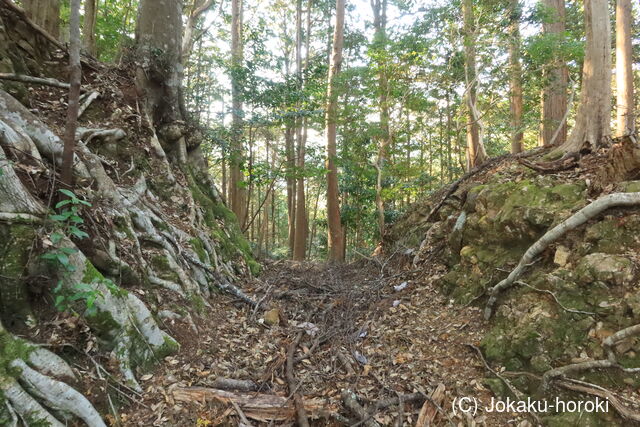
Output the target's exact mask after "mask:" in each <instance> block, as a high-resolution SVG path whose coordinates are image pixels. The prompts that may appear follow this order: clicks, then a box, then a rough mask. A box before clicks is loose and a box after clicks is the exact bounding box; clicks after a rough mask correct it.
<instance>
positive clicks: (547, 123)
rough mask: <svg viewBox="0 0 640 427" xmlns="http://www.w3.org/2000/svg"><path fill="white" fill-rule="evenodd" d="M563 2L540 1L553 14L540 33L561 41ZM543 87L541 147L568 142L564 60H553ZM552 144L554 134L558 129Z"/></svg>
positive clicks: (556, 0) (567, 71) (557, 0)
mask: <svg viewBox="0 0 640 427" xmlns="http://www.w3.org/2000/svg"><path fill="white" fill-rule="evenodd" d="M564 2H565V0H543V3H544V5H545V6H546V7H547V8H548V9H549V10H551V11H553V15H554V16H553V17H552V18H551V21H550V22H544V23H543V25H542V28H543V31H544V33H545V34H547V35H553V36H554V37H556V38H558V41H560V39H562V38H564V32H565V14H566V12H565V6H564ZM544 76H545V86H544V89H543V91H542V129H541V143H542V144H541V145H544V146H547V145H551V144H554V145H562V144H564V143H565V142H566V140H567V123H566V121H563V118H564V115H565V113H566V111H567V108H568V105H567V82H568V80H569V70H568V68H567V64H566V62H565V61H564V58H558V57H554V59H553V63H552V64H551V65H550V66H549V67H548V68H546V69H545V70H544ZM559 126H560V127H561V128H560V131H559V132H558V136H556V139H555V141H553V135H554V134H555V133H556V131H557V130H558V127H559Z"/></svg>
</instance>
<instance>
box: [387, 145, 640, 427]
mask: <svg viewBox="0 0 640 427" xmlns="http://www.w3.org/2000/svg"><path fill="white" fill-rule="evenodd" d="M535 154H536V153H529V154H528V156H529V157H530V158H531V157H533V155H535ZM638 158H639V157H638V150H637V148H635V147H634V145H633V144H631V142H630V141H618V144H616V145H615V146H614V148H612V149H611V150H610V151H609V152H607V153H600V154H596V155H590V156H587V157H584V158H582V159H581V160H580V162H579V163H578V164H577V165H574V166H575V167H573V168H569V169H568V170H565V171H561V169H563V168H555V170H552V171H548V173H543V172H540V171H541V170H543V169H544V168H542V167H540V166H541V165H542V164H540V163H536V161H537V162H540V161H541V159H540V158H537V159H536V161H533V162H532V161H530V160H531V159H529V160H523V159H522V156H520V161H518V159H517V158H516V157H513V156H511V157H506V158H501V159H498V160H496V161H494V162H492V163H490V164H489V165H487V167H485V168H484V169H482V170H479V171H476V173H474V174H470V176H468V177H467V178H466V179H464V180H462V181H460V182H457V183H456V187H455V191H453V192H450V193H451V194H449V192H445V191H443V192H441V193H439V194H435V195H434V196H433V197H432V198H430V199H429V200H426V201H424V202H423V203H422V204H418V206H416V208H415V209H412V210H411V213H410V214H409V215H407V216H405V217H404V218H403V219H402V220H400V221H399V223H397V224H396V226H395V228H394V230H393V233H392V238H391V239H390V241H389V242H388V245H389V247H395V248H397V249H398V250H400V251H401V252H402V253H404V254H405V255H406V257H407V262H409V263H411V264H413V266H414V267H416V268H433V266H434V265H439V266H441V268H442V269H443V271H444V274H443V275H442V277H440V278H439V279H438V280H437V281H436V284H437V286H438V287H439V289H440V291H441V292H443V293H445V294H446V295H449V296H450V297H451V298H453V299H454V300H455V301H456V302H457V303H458V304H467V305H469V304H473V305H477V306H480V307H483V308H484V307H485V305H486V304H487V302H488V300H489V301H491V299H490V298H489V296H490V295H495V297H496V298H497V299H496V301H497V303H496V305H495V307H496V308H497V309H494V310H487V314H491V315H492V317H491V319H489V320H488V322H487V328H488V332H487V333H486V334H485V336H484V337H483V339H482V341H481V346H480V348H481V349H482V351H483V353H484V356H485V357H486V359H487V360H488V361H489V363H491V364H492V365H494V366H496V367H497V370H498V371H500V369H501V368H504V369H505V370H506V372H507V373H508V374H509V373H511V374H512V375H510V378H511V377H513V378H514V379H513V380H512V382H513V384H514V385H515V386H516V387H517V388H518V389H520V390H521V391H522V392H523V393H525V394H526V395H531V396H540V395H541V394H540V393H542V394H544V393H547V392H549V389H548V387H549V386H550V385H555V386H561V388H562V387H564V388H565V389H566V388H571V387H573V389H575V388H576V387H575V386H576V384H575V383H571V380H575V379H578V380H584V381H588V382H590V383H594V384H596V385H599V386H602V387H605V388H612V389H614V390H615V391H616V394H617V395H618V398H619V400H621V401H624V399H625V398H631V399H632V400H631V402H632V403H633V402H635V403H636V404H637V403H638V402H637V400H633V398H634V396H635V397H637V389H638V387H639V386H640V379H639V378H638V375H637V373H636V371H633V370H629V369H632V368H637V367H638V366H640V359H639V355H640V340H638V339H637V338H636V337H635V336H634V334H633V330H634V329H631V330H626V328H628V327H630V326H633V325H636V324H638V323H639V322H640V311H639V310H638V301H637V300H638V281H637V277H638V276H637V272H638V267H639V262H640V259H639V258H638V255H637V254H638V249H640V240H639V239H638V237H637V236H638V234H639V233H640V215H639V214H638V208H637V207H633V206H631V207H625V208H616V207H613V208H611V209H608V210H605V211H604V212H602V213H600V214H598V215H596V216H595V217H593V218H585V219H588V220H587V221H583V222H586V223H584V224H583V225H580V226H578V227H577V228H575V229H570V230H568V231H567V232H566V233H564V234H559V235H558V236H557V239H554V240H550V241H549V239H547V238H545V239H546V240H545V242H547V243H549V245H548V246H546V247H542V249H543V250H542V252H541V253H540V254H539V255H538V256H535V257H534V259H533V261H532V262H528V263H527V265H526V266H525V269H524V273H523V274H522V275H521V276H519V277H518V278H517V280H516V281H515V282H514V283H513V284H512V286H510V287H508V288H505V289H504V290H503V291H502V292H500V293H498V292H495V291H496V290H497V289H498V288H500V287H498V288H496V289H493V288H494V287H495V286H496V285H497V284H498V283H499V282H501V281H502V280H503V279H505V278H506V277H507V275H509V273H510V272H511V271H512V270H513V269H514V267H516V265H517V264H518V263H519V262H520V260H521V258H522V257H523V254H525V252H526V251H527V250H528V249H529V248H530V247H532V245H534V243H536V242H537V241H538V239H540V238H541V237H542V236H543V235H544V234H545V233H546V232H547V231H549V230H551V229H552V228H553V227H555V226H557V225H559V224H561V223H563V221H565V220H566V219H567V218H570V217H572V216H575V214H576V212H578V211H579V210H580V209H581V208H584V207H585V206H588V205H590V204H592V202H593V200H595V199H597V198H599V197H602V196H604V195H606V194H610V193H615V192H620V193H631V194H630V196H632V197H631V198H637V197H636V196H637V193H636V192H637V191H638V190H640V182H639V181H633V179H637V178H638ZM532 168H534V169H537V170H532ZM445 190H446V189H445ZM446 195H448V196H447V197H445V198H444V203H442V205H440V204H439V202H441V201H442V200H443V196H446ZM621 330H625V331H626V332H625V333H624V334H616V331H621ZM609 337H611V338H609ZM608 338H609V339H608ZM567 366H569V368H567ZM603 368H604V369H603ZM589 387H591V388H589ZM589 387H587V389H588V390H587V391H589V390H590V391H592V392H594V390H596V388H597V387H595V386H593V385H590V386H589ZM552 390H553V391H552V394H557V393H558V391H557V390H558V389H557V388H556V389H552ZM493 391H494V393H495V394H496V395H498V396H499V397H503V396H506V395H508V394H509V391H508V390H507V389H506V388H505V385H504V384H502V383H501V382H500V381H498V382H497V383H496V384H494V387H493ZM596 392H597V390H596ZM596 392H594V393H596ZM583 399H584V397H583ZM574 400H575V399H574ZM632 406H633V405H632ZM612 413H613V410H612V411H611V413H609V414H605V415H603V414H589V413H584V414H582V415H580V416H581V417H583V418H581V420H582V421H581V422H582V423H583V424H580V425H586V424H584V423H586V422H593V423H596V424H594V425H598V424H597V423H599V422H606V423H614V422H616V423H619V424H620V425H623V424H624V423H625V422H628V421H621V420H620V419H618V420H617V421H615V420H613V419H612V418H611V417H612ZM541 415H545V416H547V417H548V418H546V419H545V421H546V422H547V423H549V424H550V425H568V424H567V423H570V422H574V423H575V422H577V421H576V418H575V417H577V416H578V415H576V414H571V413H568V412H567V413H564V414H560V413H553V412H551V413H547V414H541ZM627 415H628V414H627ZM635 416H637V415H635ZM631 418H632V417H631ZM588 420H591V421H588ZM605 420H606V421H605Z"/></svg>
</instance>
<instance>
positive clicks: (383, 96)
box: [371, 0, 391, 239]
mask: <svg viewBox="0 0 640 427" xmlns="http://www.w3.org/2000/svg"><path fill="white" fill-rule="evenodd" d="M371 8H372V10H373V27H374V29H375V35H374V39H373V43H374V49H377V50H378V55H377V57H378V58H380V59H378V61H377V64H376V67H377V68H378V91H379V93H378V102H379V104H380V105H379V114H380V135H379V136H378V158H377V160H376V163H377V177H376V208H377V211H378V233H379V235H380V239H383V238H384V232H385V219H384V211H385V207H384V199H383V196H382V189H383V185H384V172H385V168H386V165H387V162H388V161H389V159H388V157H389V156H388V154H389V153H388V151H389V146H390V145H391V132H390V131H389V103H388V99H387V98H388V92H389V81H388V76H387V69H386V66H387V64H386V63H385V60H384V59H383V58H382V54H383V53H384V52H386V41H387V0H373V1H372V2H371Z"/></svg>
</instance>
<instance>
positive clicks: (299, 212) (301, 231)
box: [293, 0, 311, 261]
mask: <svg viewBox="0 0 640 427" xmlns="http://www.w3.org/2000/svg"><path fill="white" fill-rule="evenodd" d="M310 13H311V4H310V2H309V0H307V28H306V41H307V43H306V63H305V68H306V67H307V66H308V63H309V61H308V59H309V43H308V42H309V36H310V34H309V33H310V26H311V20H310ZM296 69H297V73H298V89H299V90H300V91H301V92H302V90H303V88H304V82H303V77H302V0H297V2H296ZM301 109H302V104H301V103H298V108H297V110H298V113H300V112H301ZM297 123H298V126H297V133H296V139H297V141H298V147H297V150H298V153H297V156H298V158H297V166H298V175H297V183H296V230H295V239H294V242H293V259H294V260H296V261H302V260H304V259H305V256H306V252H307V237H308V235H309V225H308V223H307V201H306V197H305V182H304V181H305V179H304V163H305V158H304V157H305V145H306V137H307V129H306V120H302V119H301V118H300V117H299V118H298V119H297ZM303 128H304V129H303Z"/></svg>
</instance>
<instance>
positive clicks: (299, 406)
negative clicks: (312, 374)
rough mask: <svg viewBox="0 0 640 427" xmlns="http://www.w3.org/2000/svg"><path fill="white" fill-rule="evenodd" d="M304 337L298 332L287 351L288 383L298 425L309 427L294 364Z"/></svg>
mask: <svg viewBox="0 0 640 427" xmlns="http://www.w3.org/2000/svg"><path fill="white" fill-rule="evenodd" d="M302 335H304V331H300V332H298V335H296V338H295V339H294V340H293V342H292V343H291V345H290V346H289V349H288V350H287V369H286V376H287V383H288V385H289V393H291V394H292V395H293V403H294V405H295V407H296V418H297V419H298V425H299V426H300V427H309V420H308V419H307V413H306V411H305V410H304V399H303V398H302V394H301V393H300V392H299V391H298V388H299V384H298V381H297V380H296V374H295V372H294V363H293V356H294V355H295V353H296V348H298V344H300V340H301V339H302Z"/></svg>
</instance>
